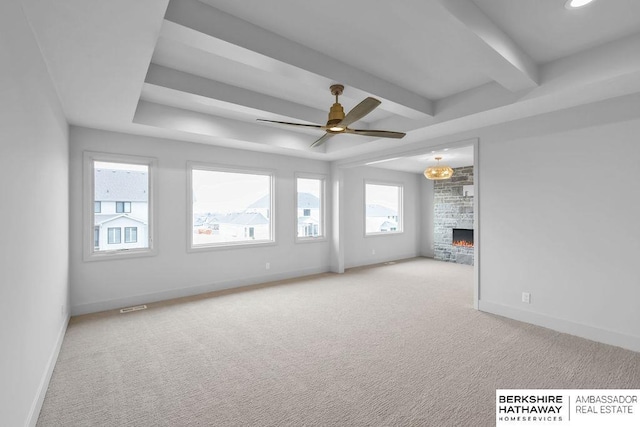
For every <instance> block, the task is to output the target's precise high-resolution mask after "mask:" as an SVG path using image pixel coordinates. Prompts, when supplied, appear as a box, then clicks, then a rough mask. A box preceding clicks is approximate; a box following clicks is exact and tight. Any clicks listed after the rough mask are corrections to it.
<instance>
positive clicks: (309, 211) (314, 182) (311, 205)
mask: <svg viewBox="0 0 640 427" xmlns="http://www.w3.org/2000/svg"><path fill="white" fill-rule="evenodd" d="M324 182H325V180H324V177H319V176H313V175H302V174H299V175H298V176H297V177H296V220H297V221H296V229H297V234H296V236H297V241H313V240H322V239H323V238H324V233H325V232H324V228H325V226H324V186H325V184H324Z"/></svg>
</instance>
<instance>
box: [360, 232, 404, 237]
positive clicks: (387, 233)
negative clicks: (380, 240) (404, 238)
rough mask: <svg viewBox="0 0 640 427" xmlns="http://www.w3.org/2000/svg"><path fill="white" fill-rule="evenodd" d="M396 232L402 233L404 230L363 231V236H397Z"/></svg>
mask: <svg viewBox="0 0 640 427" xmlns="http://www.w3.org/2000/svg"><path fill="white" fill-rule="evenodd" d="M398 234H404V231H389V232H382V233H364V237H380V236H397V235H398Z"/></svg>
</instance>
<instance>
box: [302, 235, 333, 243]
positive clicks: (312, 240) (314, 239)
mask: <svg viewBox="0 0 640 427" xmlns="http://www.w3.org/2000/svg"><path fill="white" fill-rule="evenodd" d="M326 241H327V237H326V236H322V237H296V243H320V242H326Z"/></svg>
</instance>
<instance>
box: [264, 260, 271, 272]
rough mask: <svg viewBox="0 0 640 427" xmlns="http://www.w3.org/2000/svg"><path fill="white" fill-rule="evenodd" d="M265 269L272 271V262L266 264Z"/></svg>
mask: <svg viewBox="0 0 640 427" xmlns="http://www.w3.org/2000/svg"><path fill="white" fill-rule="evenodd" d="M264 268H265V269H266V270H268V269H270V268H271V263H270V262H268V263H266V264H265V266H264Z"/></svg>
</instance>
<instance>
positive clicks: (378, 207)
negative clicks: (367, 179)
mask: <svg viewBox="0 0 640 427" xmlns="http://www.w3.org/2000/svg"><path fill="white" fill-rule="evenodd" d="M400 232H402V186H401V185H397V184H387V183H365V234H366V235H375V234H384V233H400Z"/></svg>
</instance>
